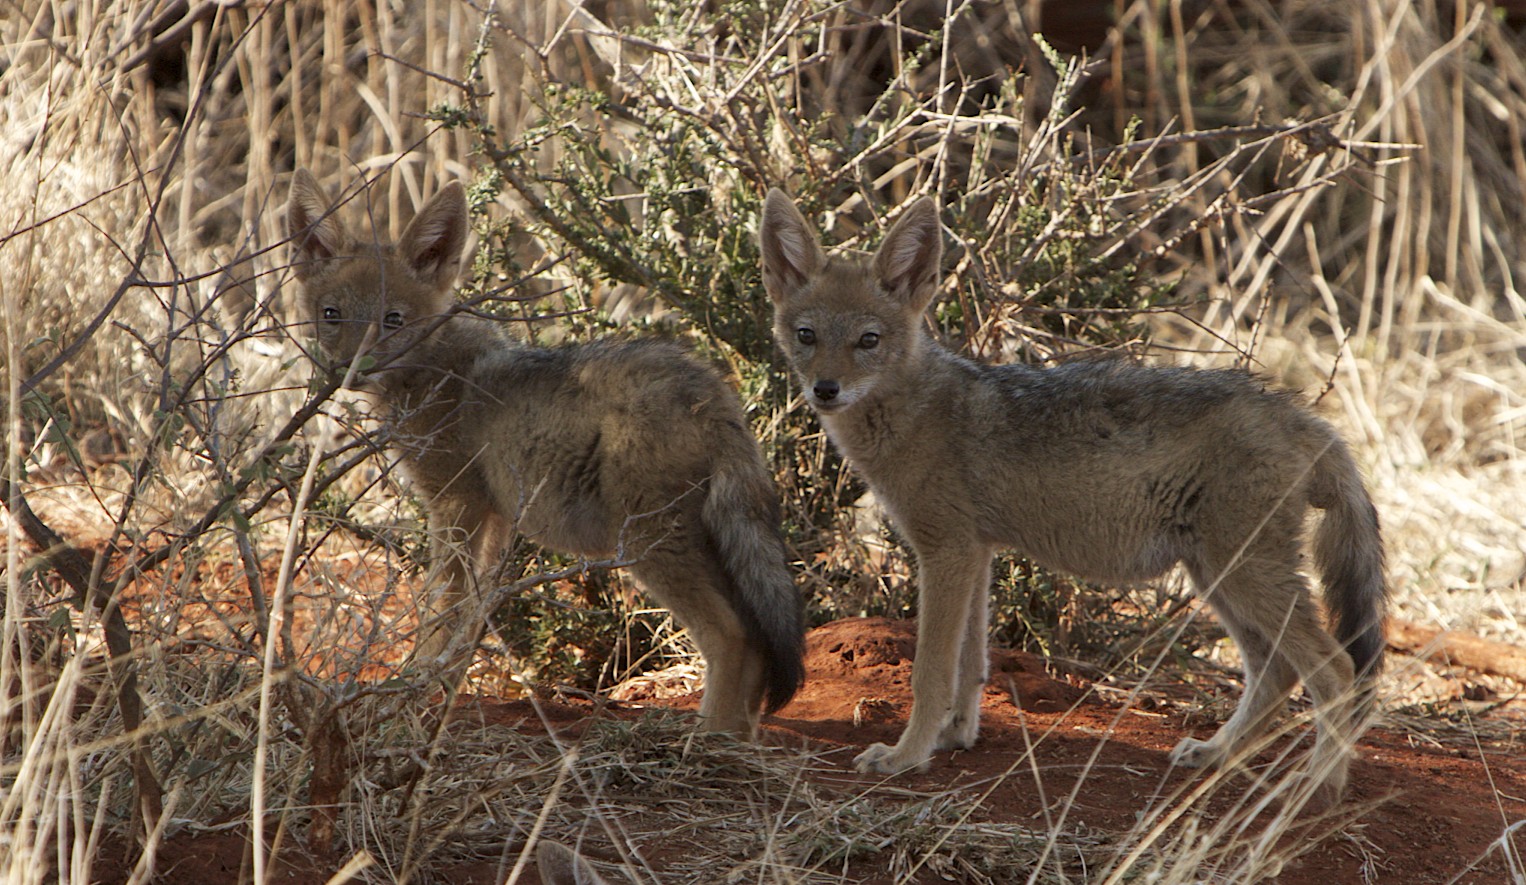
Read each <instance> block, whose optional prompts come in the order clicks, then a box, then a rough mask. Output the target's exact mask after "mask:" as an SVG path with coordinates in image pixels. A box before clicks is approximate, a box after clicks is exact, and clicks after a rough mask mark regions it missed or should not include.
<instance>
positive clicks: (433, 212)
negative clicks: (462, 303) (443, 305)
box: [397, 181, 468, 288]
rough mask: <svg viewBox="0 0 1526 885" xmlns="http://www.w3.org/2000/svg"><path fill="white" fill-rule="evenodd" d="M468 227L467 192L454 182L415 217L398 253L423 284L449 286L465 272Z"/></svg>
mask: <svg viewBox="0 0 1526 885" xmlns="http://www.w3.org/2000/svg"><path fill="white" fill-rule="evenodd" d="M467 228H468V225H467V221H466V189H465V188H463V187H461V182H459V181H452V182H451V183H450V184H447V185H445V187H443V188H441V189H440V192H439V193H437V194H435V195H434V197H432V198H431V199H430V200H429V202H427V203H425V204H424V208H422V209H420V210H419V214H417V215H415V216H413V221H410V222H409V223H408V229H407V230H405V231H403V237H402V239H400V240H398V241H397V251H398V254H399V255H401V256H402V257H403V259H404V260H405V261H407V262H408V267H409V268H411V269H412V270H413V272H414V273H415V274H417V275H418V278H419V280H420V281H421V282H425V283H428V284H430V285H433V286H438V287H441V288H445V287H448V286H450V285H451V284H452V283H454V282H455V281H456V276H457V275H458V274H460V272H461V252H462V251H463V250H464V249H465V248H466V234H467Z"/></svg>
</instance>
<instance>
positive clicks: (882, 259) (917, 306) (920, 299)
mask: <svg viewBox="0 0 1526 885" xmlns="http://www.w3.org/2000/svg"><path fill="white" fill-rule="evenodd" d="M942 265H943V225H942V224H941V223H940V222H939V221H938V207H937V206H936V205H935V204H934V203H933V201H932V198H931V197H921V198H919V199H918V200H917V201H916V202H915V203H912V204H911V205H910V206H908V207H907V208H906V210H905V211H904V212H902V213H901V217H900V220H898V221H896V223H895V225H894V226H893V227H891V228H890V233H888V234H886V235H885V241H884V242H883V243H881V244H880V248H879V251H878V252H875V253H874V274H875V276H876V277H878V278H879V281H880V283H882V284H883V285H884V286H885V289H886V291H888V292H889V293H890V294H891V297H893V298H897V299H899V300H900V301H902V302H903V303H905V304H906V306H907V307H909V308H912V309H913V310H917V311H920V310H922V309H923V308H925V307H927V304H928V302H930V301H932V300H933V296H934V295H936V294H937V292H938V281H939V280H940V279H941V278H942V274H943V267H942Z"/></svg>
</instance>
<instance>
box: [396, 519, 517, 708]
mask: <svg viewBox="0 0 1526 885" xmlns="http://www.w3.org/2000/svg"><path fill="white" fill-rule="evenodd" d="M428 509H429V535H430V544H429V553H430V570H429V577H428V578H427V579H426V586H425V590H424V596H423V599H422V600H421V604H420V605H419V606H418V608H419V633H418V636H419V638H418V641H417V643H416V644H415V646H414V660H415V661H418V662H421V663H425V664H427V665H430V666H439V667H440V668H441V670H442V672H443V673H447V674H454V673H459V672H461V671H463V670H464V668H465V666H466V664H467V663H468V662H469V660H470V658H471V654H472V652H473V651H475V649H476V640H477V637H478V635H479V633H480V629H479V627H480V624H481V621H482V617H481V616H482V615H483V614H485V613H484V612H481V611H480V609H481V608H482V606H481V602H482V593H481V588H479V587H478V583H479V581H481V580H483V579H484V577H485V573H486V572H488V571H491V568H490V566H491V565H492V563H493V562H494V560H495V559H496V557H497V553H498V546H499V542H500V538H499V535H500V527H499V525H498V518H497V516H496V514H495V513H494V511H493V510H492V509H491V507H490V506H489V505H488V503H487V502H485V501H475V500H466V501H461V500H449V501H446V500H440V499H436V500H434V501H431V502H429V505H428ZM445 678H446V681H453V680H454V678H455V677H454V676H447V677H445Z"/></svg>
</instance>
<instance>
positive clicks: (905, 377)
mask: <svg viewBox="0 0 1526 885" xmlns="http://www.w3.org/2000/svg"><path fill="white" fill-rule="evenodd" d="M760 232H761V246H762V253H763V281H764V285H765V288H766V289H767V291H768V294H769V296H770V298H771V299H772V300H773V304H774V333H775V336H776V338H777V339H778V342H779V345H780V347H782V348H783V350H784V352H785V354H786V355H787V357H788V360H789V363H790V366H791V367H792V369H793V371H794V373H795V375H796V376H797V377H798V378H799V381H800V385H801V387H802V389H803V393H804V396H805V398H806V400H807V401H808V402H809V403H810V404H811V406H812V407H813V408H814V409H815V411H816V413H817V415H818V416H819V418H820V421H821V425H822V427H823V428H824V429H825V430H826V432H827V434H828V436H830V437H831V439H832V441H833V443H834V444H835V445H836V446H837V448H838V449H839V450H840V451H841V452H842V454H843V456H844V457H845V458H846V459H847V461H848V462H849V464H850V465H851V466H852V467H853V469H855V470H856V471H857V472H858V473H859V474H860V475H862V476H863V477H864V479H865V480H867V481H868V483H869V485H870V487H871V488H872V489H873V491H874V494H875V497H876V498H877V499H878V501H879V502H880V504H881V505H883V507H884V508H885V510H886V512H887V513H888V514H889V516H890V519H891V521H892V523H893V524H894V525H895V527H896V528H897V529H898V530H899V532H900V533H901V535H902V536H903V537H904V538H905V539H906V540H907V541H908V542H909V543H910V544H911V546H912V548H913V549H914V550H915V552H916V557H917V563H918V581H919V592H920V600H921V602H920V607H919V615H918V629H917V652H916V660H915V662H914V667H913V671H912V694H913V705H912V711H911V718H910V721H909V722H908V723H907V726H906V728H905V730H904V732H903V733H902V734H901V738H900V740H899V742H898V743H897V744H896V745H895V746H894V747H890V746H886V745H884V744H875V745H873V746H871V747H869V748H868V749H867V750H865V751H864V752H863V753H862V754H860V755H859V756H858V758H857V760H856V761H857V766H858V767H859V769H860V770H862V771H873V772H884V773H894V772H899V771H904V770H907V769H914V768H919V767H924V766H926V765H927V764H928V762H929V760H930V758H931V757H932V754H933V753H934V752H935V751H937V750H947V749H954V748H964V747H969V746H971V745H972V744H973V743H974V742H975V738H976V734H977V730H978V728H979V716H980V699H981V694H982V686H983V684H984V683H985V681H986V675H987V674H986V670H987V666H988V665H987V653H986V627H987V608H988V603H987V593H988V589H989V585H990V582H991V561H992V557H993V554H994V552H995V551H996V550H998V549H1000V548H1011V549H1013V550H1015V551H1017V552H1018V553H1020V554H1022V555H1024V556H1027V557H1029V558H1031V559H1033V560H1034V561H1036V562H1038V563H1040V564H1042V565H1045V566H1047V567H1050V568H1054V569H1058V570H1061V571H1065V572H1069V573H1071V574H1074V575H1078V576H1080V577H1083V578H1089V579H1094V580H1102V581H1122V582H1135V581H1142V580H1146V579H1149V578H1153V577H1156V576H1158V575H1160V574H1162V573H1163V572H1165V571H1166V570H1168V569H1169V568H1171V567H1172V566H1173V565H1175V564H1177V563H1181V564H1183V565H1184V566H1185V569H1186V571H1187V573H1188V575H1190V577H1191V578H1192V581H1193V584H1194V585H1195V587H1196V590H1197V592H1198V594H1199V595H1200V597H1201V598H1202V599H1203V600H1205V601H1206V602H1207V603H1208V605H1209V606H1210V607H1211V608H1212V609H1213V611H1214V612H1215V613H1216V614H1217V615H1218V618H1219V620H1220V621H1221V622H1222V623H1223V625H1224V627H1225V629H1226V630H1227V631H1228V633H1229V635H1230V636H1231V637H1232V638H1233V639H1234V641H1235V642H1236V644H1237V645H1238V646H1239V648H1240V651H1241V653H1242V654H1243V656H1244V660H1245V697H1244V699H1243V700H1242V701H1241V703H1240V705H1239V707H1238V708H1237V709H1236V710H1235V712H1234V714H1233V716H1231V718H1230V719H1229V721H1228V722H1226V723H1225V724H1224V725H1223V727H1222V728H1220V729H1219V731H1218V732H1217V733H1216V734H1215V735H1214V736H1213V737H1212V738H1210V739H1209V740H1207V741H1199V740H1194V739H1192V738H1186V739H1184V740H1182V741H1181V743H1179V744H1178V745H1177V747H1176V749H1175V750H1174V751H1173V753H1172V761H1173V762H1174V763H1175V764H1178V765H1183V766H1189V767H1197V766H1200V765H1204V764H1209V763H1213V764H1221V763H1224V762H1226V761H1230V760H1232V759H1233V758H1234V757H1235V755H1236V753H1237V752H1238V751H1239V750H1241V749H1242V748H1244V747H1245V746H1246V744H1247V742H1248V741H1250V740H1251V739H1252V738H1254V737H1256V736H1258V735H1260V734H1262V733H1264V731H1265V730H1266V728H1267V726H1268V725H1269V724H1270V720H1271V719H1272V718H1273V717H1274V716H1275V715H1276V713H1277V712H1278V711H1279V709H1280V708H1281V706H1282V702H1283V700H1284V699H1285V698H1286V697H1287V695H1288V694H1289V693H1290V692H1291V691H1292V689H1293V687H1294V684H1295V683H1296V682H1297V681H1299V680H1302V681H1303V684H1304V686H1305V688H1306V689H1307V690H1308V691H1309V693H1310V695H1311V696H1312V698H1313V700H1314V703H1315V705H1316V710H1315V716H1316V722H1317V724H1318V729H1317V734H1316V738H1315V743H1314V749H1313V752H1312V757H1311V759H1310V766H1309V776H1310V777H1311V778H1312V780H1313V783H1314V786H1315V787H1316V788H1317V789H1318V790H1320V792H1321V794H1322V795H1323V797H1324V798H1326V799H1333V798H1334V797H1335V796H1338V795H1339V793H1340V791H1341V789H1342V788H1343V786H1344V784H1345V781H1346V773H1347V765H1348V756H1349V753H1350V747H1351V744H1352V742H1353V741H1354V740H1355V737H1356V732H1357V729H1358V727H1359V726H1358V723H1359V720H1360V719H1361V718H1362V717H1361V710H1362V708H1363V704H1362V703H1361V701H1360V698H1359V694H1360V691H1361V687H1362V686H1364V685H1365V683H1366V681H1367V680H1368V679H1370V677H1371V676H1372V674H1373V673H1374V672H1376V671H1377V670H1378V668H1379V666H1380V664H1381V660H1382V655H1383V645H1384V641H1383V617H1384V609H1385V599H1386V589H1385V585H1384V580H1383V547H1382V542H1381V540H1380V538H1379V533H1378V517H1377V512H1376V510H1375V509H1374V508H1373V505H1372V502H1371V500H1370V499H1369V497H1368V495H1367V492H1366V489H1365V488H1364V487H1363V485H1362V480H1361V477H1360V475H1359V473H1358V470H1357V467H1356V464H1355V463H1354V462H1353V460H1352V457H1351V455H1350V453H1349V452H1348V450H1347V448H1346V445H1345V443H1344V442H1342V441H1341V439H1340V438H1339V436H1338V435H1337V434H1336V432H1335V431H1334V430H1333V429H1332V428H1331V427H1330V426H1329V425H1328V424H1327V423H1325V422H1324V421H1323V420H1321V419H1319V418H1317V417H1315V416H1314V415H1312V414H1311V413H1310V412H1308V411H1307V410H1306V409H1304V408H1303V407H1301V406H1299V405H1298V404H1297V403H1296V402H1295V401H1294V399H1293V398H1292V397H1291V396H1288V395H1286V394H1281V393H1275V392H1269V391H1267V390H1266V389H1264V388H1263V386H1262V385H1261V384H1260V383H1258V382H1257V381H1256V380H1255V379H1254V378H1253V377H1251V376H1250V375H1248V374H1246V373H1243V372H1238V371H1227V370H1217V371H1214V370H1191V369H1180V368H1148V367H1143V366H1138V365H1133V364H1129V363H1126V362H1124V361H1121V360H1120V361H1108V362H1091V361H1088V362H1073V363H1068V364H1062V365H1059V366H1056V367H1054V368H1036V367H1031V366H1026V365H1004V366H989V365H980V364H977V363H974V362H971V361H969V360H967V359H964V358H962V357H959V356H957V355H955V354H953V353H951V352H950V351H948V350H946V349H945V348H943V347H942V346H940V345H939V344H938V343H937V342H936V341H934V340H933V338H932V336H931V335H930V334H929V332H928V330H927V327H926V323H925V321H924V316H923V315H924V312H925V311H926V309H927V306H928V304H929V303H930V302H931V301H932V299H933V297H934V295H935V294H936V293H937V291H938V287H939V283H940V281H941V279H942V270H941V260H942V254H943V243H942V227H941V225H940V223H939V221H938V213H937V210H936V208H935V207H934V205H933V203H932V201H931V200H930V199H927V198H923V199H920V200H918V201H916V202H914V203H911V204H910V205H908V206H906V207H904V209H903V211H902V212H901V217H900V219H899V220H898V221H897V222H896V224H895V225H894V226H893V227H892V228H891V230H890V232H889V233H888V234H887V235H886V236H885V239H884V242H883V243H882V244H881V246H880V247H879V249H878V251H877V252H875V253H874V254H873V256H856V255H853V256H828V255H827V254H826V253H825V252H823V250H822V248H821V246H820V245H819V243H818V239H817V235H816V233H815V231H814V230H813V229H812V228H811V227H810V225H809V224H808V223H807V222H806V221H805V219H804V217H802V216H801V214H800V212H799V211H798V210H797V209H796V208H795V206H794V204H793V203H791V202H790V200H789V198H788V197H786V196H785V195H784V194H783V193H781V192H779V191H772V192H770V193H769V195H768V200H767V203H766V205H765V208H764V210H763V215H762V221H761V231H760ZM1311 506H1312V507H1315V508H1319V509H1321V510H1323V511H1325V514H1324V518H1323V520H1322V521H1321V524H1320V526H1319V529H1318V530H1317V532H1316V534H1315V536H1314V539H1313V552H1314V562H1315V564H1316V565H1317V566H1318V569H1319V572H1320V574H1321V576H1322V578H1323V583H1324V586H1325V601H1326V604H1327V606H1328V608H1329V610H1330V614H1331V617H1332V620H1333V632H1334V636H1332V635H1331V634H1330V633H1328V632H1326V630H1325V629H1324V627H1323V625H1322V624H1321V618H1320V613H1319V611H1318V610H1317V609H1316V607H1315V605H1314V603H1313V601H1312V599H1311V597H1310V593H1309V586H1308V582H1307V580H1306V579H1305V578H1304V577H1303V575H1301V574H1300V573H1299V565H1300V556H1301V549H1302V536H1303V534H1304V516H1305V513H1306V512H1307V511H1308V509H1309V507H1311Z"/></svg>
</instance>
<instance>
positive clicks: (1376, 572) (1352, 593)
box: [1313, 440, 1388, 681]
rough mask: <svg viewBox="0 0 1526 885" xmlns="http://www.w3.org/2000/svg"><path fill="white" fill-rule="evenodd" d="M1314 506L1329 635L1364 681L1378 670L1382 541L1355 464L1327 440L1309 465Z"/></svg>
mask: <svg viewBox="0 0 1526 885" xmlns="http://www.w3.org/2000/svg"><path fill="white" fill-rule="evenodd" d="M1315 471H1316V477H1315V490H1316V492H1315V495H1314V502H1313V503H1314V505H1315V506H1317V507H1321V508H1323V509H1324V510H1325V517H1324V520H1323V521H1322V522H1321V524H1320V526H1319V530H1318V532H1317V533H1316V534H1315V536H1314V559H1315V563H1316V564H1317V565H1318V567H1319V572H1320V577H1321V579H1322V581H1323V582H1324V585H1325V605H1326V606H1327V607H1328V608H1329V610H1330V613H1331V616H1332V618H1333V619H1334V624H1333V628H1334V633H1335V638H1336V639H1338V640H1340V642H1341V644H1342V645H1343V646H1345V648H1346V651H1347V653H1349V654H1350V655H1351V661H1352V663H1353V664H1355V665H1356V672H1357V677H1358V679H1360V680H1363V681H1368V680H1371V679H1372V677H1373V676H1375V675H1377V673H1378V672H1379V671H1380V670H1382V668H1383V652H1384V650H1385V647H1386V645H1387V640H1386V636H1385V632H1384V622H1385V619H1386V617H1387V611H1388V585H1387V583H1386V582H1385V581H1384V578H1383V539H1382V535H1381V533H1380V531H1379V528H1378V511H1377V508H1376V507H1374V506H1373V505H1372V499H1371V498H1370V497H1369V496H1368V494H1367V489H1366V488H1365V487H1364V486H1363V485H1362V478H1361V475H1360V473H1359V472H1358V471H1357V467H1356V463H1355V462H1354V461H1353V460H1352V458H1351V454H1350V452H1348V451H1347V450H1346V447H1345V445H1344V444H1343V443H1341V442H1340V441H1338V440H1336V441H1333V442H1332V444H1331V446H1330V448H1329V449H1328V450H1327V451H1326V452H1325V453H1324V455H1323V456H1322V457H1321V458H1320V460H1319V463H1318V464H1317V465H1316V467H1315Z"/></svg>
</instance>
